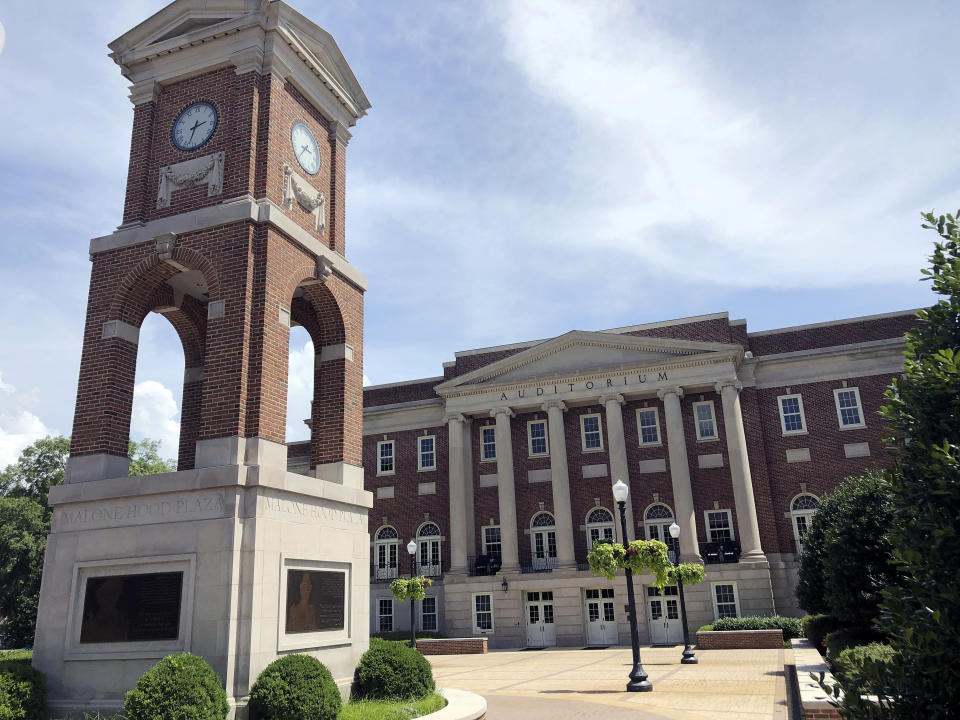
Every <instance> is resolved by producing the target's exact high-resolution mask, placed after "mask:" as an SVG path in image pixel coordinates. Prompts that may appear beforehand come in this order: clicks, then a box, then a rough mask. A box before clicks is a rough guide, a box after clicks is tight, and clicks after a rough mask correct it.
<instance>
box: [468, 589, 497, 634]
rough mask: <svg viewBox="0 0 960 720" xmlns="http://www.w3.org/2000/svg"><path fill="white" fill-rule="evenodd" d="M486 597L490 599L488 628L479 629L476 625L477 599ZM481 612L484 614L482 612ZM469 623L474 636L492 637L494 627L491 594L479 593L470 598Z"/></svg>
mask: <svg viewBox="0 0 960 720" xmlns="http://www.w3.org/2000/svg"><path fill="white" fill-rule="evenodd" d="M484 595H486V596H487V597H488V598H490V627H489V628H481V627H479V626H478V625H477V612H478V611H477V598H478V597H483V596H484ZM483 612H486V610H484V611H483ZM470 622H471V623H472V624H473V634H474V635H493V631H494V628H495V627H496V624H495V620H494V616H493V593H492V592H481V593H473V594H472V595H471V596H470Z"/></svg>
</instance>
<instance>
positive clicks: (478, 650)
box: [417, 637, 487, 655]
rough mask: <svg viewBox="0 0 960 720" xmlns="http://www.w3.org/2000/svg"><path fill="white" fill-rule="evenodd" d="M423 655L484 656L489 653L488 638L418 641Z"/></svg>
mask: <svg viewBox="0 0 960 720" xmlns="http://www.w3.org/2000/svg"><path fill="white" fill-rule="evenodd" d="M417 650H419V651H420V653H421V654H422V655H483V654H484V653H486V652H487V638H485V637H476V638H473V637H471V638H437V639H424V640H417Z"/></svg>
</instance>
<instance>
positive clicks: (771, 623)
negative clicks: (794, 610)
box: [713, 615, 802, 640]
mask: <svg viewBox="0 0 960 720" xmlns="http://www.w3.org/2000/svg"><path fill="white" fill-rule="evenodd" d="M713 629H714V630H718V631H723V630H782V631H783V639H784V640H791V639H793V638H795V637H800V634H801V632H802V631H801V628H800V619H799V618H792V617H783V616H782V615H770V616H767V617H763V616H753V617H728V618H720V619H719V620H717V621H716V622H715V623H714V624H713Z"/></svg>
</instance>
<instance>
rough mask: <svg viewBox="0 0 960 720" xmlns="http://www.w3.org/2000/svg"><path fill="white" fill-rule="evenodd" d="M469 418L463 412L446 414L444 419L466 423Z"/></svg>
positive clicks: (446, 421) (448, 421) (449, 421)
mask: <svg viewBox="0 0 960 720" xmlns="http://www.w3.org/2000/svg"><path fill="white" fill-rule="evenodd" d="M468 419H469V418H467V416H466V415H464V414H463V413H447V414H446V415H444V416H443V421H444V422H445V423H451V422H459V423H465V422H467V420H468Z"/></svg>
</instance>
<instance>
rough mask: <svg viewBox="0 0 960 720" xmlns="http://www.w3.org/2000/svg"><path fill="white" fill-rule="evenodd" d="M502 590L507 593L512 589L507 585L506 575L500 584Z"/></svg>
mask: <svg viewBox="0 0 960 720" xmlns="http://www.w3.org/2000/svg"><path fill="white" fill-rule="evenodd" d="M500 589H501V590H503V591H504V592H507V590H509V589H510V586H509V585H508V584H507V576H506V575H504V576H503V582H502V583H500Z"/></svg>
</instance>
